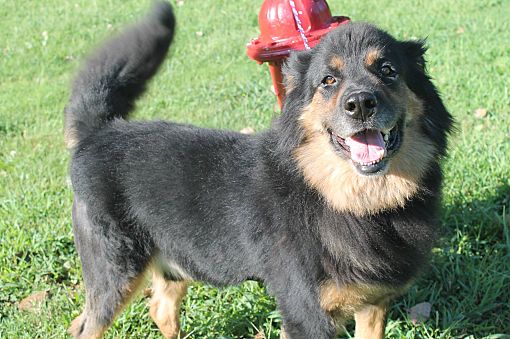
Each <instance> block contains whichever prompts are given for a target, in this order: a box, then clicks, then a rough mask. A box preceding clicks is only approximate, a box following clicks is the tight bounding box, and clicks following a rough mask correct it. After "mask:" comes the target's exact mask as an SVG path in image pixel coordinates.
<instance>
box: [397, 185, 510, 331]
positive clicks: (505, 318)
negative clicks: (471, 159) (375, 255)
mask: <svg viewBox="0 0 510 339" xmlns="http://www.w3.org/2000/svg"><path fill="white" fill-rule="evenodd" d="M509 206H510V186H509V185H507V184H503V185H501V186H500V187H498V188H497V189H496V190H495V192H494V194H492V195H488V196H486V197H485V198H484V199H480V200H475V199H473V200H470V201H468V200H467V199H466V198H465V197H463V196H458V197H456V200H454V202H453V203H450V204H448V203H447V204H445V206H444V208H443V217H442V221H443V225H444V227H443V234H442V237H441V239H440V242H439V244H438V248H436V249H435V250H434V252H433V255H432V257H431V264H430V266H429V268H428V270H427V271H426V272H425V273H424V275H423V276H422V277H421V278H420V279H419V280H418V281H417V283H416V284H415V285H414V286H413V287H412V288H411V290H410V291H409V293H408V294H407V295H406V296H404V297H403V298H402V299H400V300H399V302H398V303H397V304H396V305H395V306H394V307H393V308H392V312H391V314H390V319H395V320H397V321H399V322H405V323H407V326H406V327H407V328H410V329H411V330H413V327H414V329H415V330H417V331H422V333H423V334H425V333H426V334H428V335H430V337H434V333H436V332H437V333H438V334H439V333H446V334H450V335H452V336H455V337H461V338H463V337H466V336H474V337H476V338H478V337H482V336H488V335H494V334H507V335H510V321H509V319H510V223H509V222H510V214H509V213H510V210H509ZM421 302H430V303H431V304H432V312H431V316H430V318H429V319H428V320H427V321H425V322H424V323H422V324H418V325H417V326H415V325H413V324H412V323H411V322H410V320H409V317H408V315H407V310H408V309H409V308H411V307H412V306H414V305H416V304H418V303H421ZM438 330H441V331H440V332H439V331H438Z"/></svg>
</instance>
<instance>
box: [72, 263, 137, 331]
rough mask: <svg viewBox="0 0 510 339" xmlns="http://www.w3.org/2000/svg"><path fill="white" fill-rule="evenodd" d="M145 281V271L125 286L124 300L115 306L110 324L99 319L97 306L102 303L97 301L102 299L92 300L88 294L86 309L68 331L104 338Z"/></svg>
mask: <svg viewBox="0 0 510 339" xmlns="http://www.w3.org/2000/svg"><path fill="white" fill-rule="evenodd" d="M144 281H145V273H141V274H140V275H139V276H137V277H136V278H134V279H133V280H132V281H131V282H130V283H129V284H127V285H126V286H124V288H123V289H122V300H121V301H120V302H119V304H118V305H117V306H116V307H115V314H114V316H113V318H112V319H111V320H110V323H109V324H102V323H100V322H98V321H97V313H98V311H99V310H97V308H99V307H101V305H97V304H96V303H97V302H100V301H96V300H92V298H91V297H89V296H87V298H86V303H85V310H84V311H83V313H82V314H80V315H79V316H78V317H76V318H75V319H74V320H73V321H72V323H71V326H70V327H69V329H68V333H69V334H71V335H72V336H73V338H80V339H89V338H91V339H99V338H102V337H103V334H104V332H106V330H107V329H108V328H109V327H110V325H111V323H112V322H113V321H114V320H115V318H116V317H117V316H118V315H119V313H120V312H122V310H123V309H124V308H125V307H126V305H127V304H129V303H130V302H131V300H133V297H134V296H135V295H136V293H137V292H138V291H139V290H140V287H141V286H142V283H143V282H144ZM82 327H83V329H82Z"/></svg>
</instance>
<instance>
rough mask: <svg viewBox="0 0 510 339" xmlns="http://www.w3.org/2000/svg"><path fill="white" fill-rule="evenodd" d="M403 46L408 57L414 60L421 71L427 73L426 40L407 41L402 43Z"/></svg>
mask: <svg viewBox="0 0 510 339" xmlns="http://www.w3.org/2000/svg"><path fill="white" fill-rule="evenodd" d="M401 45H402V49H403V50H404V53H405V54H406V56H407V57H408V58H410V59H411V60H413V61H414V63H415V65H417V66H419V68H420V70H422V71H425V66H426V61H425V56H424V55H425V52H426V51H427V46H426V40H425V39H421V40H407V41H402V42H401Z"/></svg>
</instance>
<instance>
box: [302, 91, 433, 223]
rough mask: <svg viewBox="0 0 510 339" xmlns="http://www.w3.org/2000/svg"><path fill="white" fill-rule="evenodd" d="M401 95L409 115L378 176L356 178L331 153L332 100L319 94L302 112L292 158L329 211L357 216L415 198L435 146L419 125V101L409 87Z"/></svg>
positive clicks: (350, 167) (347, 163) (345, 162)
mask: <svg viewBox="0 0 510 339" xmlns="http://www.w3.org/2000/svg"><path fill="white" fill-rule="evenodd" d="M405 91H406V95H405V97H406V98H407V99H406V100H407V101H406V102H405V103H404V104H405V105H406V106H407V111H408V112H407V116H406V124H405V125H406V126H404V139H403V142H402V145H401V147H400V150H399V151H398V152H397V154H396V155H395V156H394V157H393V158H392V159H391V160H390V163H389V170H388V172H387V173H386V174H385V175H382V176H376V177H367V176H362V175H359V174H358V173H357V172H356V170H355V169H354V168H353V165H352V164H351V163H350V160H346V159H343V158H341V157H340V156H338V154H336V152H335V151H334V150H333V147H332V145H331V142H330V135H329V133H328V132H327V130H326V128H325V126H324V121H325V117H324V115H325V114H328V112H329V111H330V107H329V106H331V105H333V104H335V103H336V99H335V100H330V101H329V102H324V101H323V99H322V95H321V94H320V93H318V94H317V95H315V97H314V99H313V100H312V103H311V104H310V105H309V106H308V107H306V108H305V109H304V110H303V113H302V115H301V117H300V118H299V119H300V123H301V125H302V128H303V131H304V138H303V142H302V144H301V145H300V146H299V147H297V148H296V149H295V150H294V153H293V156H294V159H295V160H296V161H297V163H298V166H299V168H301V170H302V171H303V175H304V178H305V180H306V181H307V183H308V184H309V185H310V186H312V187H314V188H315V189H317V190H318V191H319V192H320V193H321V195H322V196H323V198H324V199H325V201H326V202H327V203H328V204H329V205H330V206H331V207H332V208H333V209H335V210H337V211H339V212H349V213H352V214H355V215H358V216H362V215H367V214H375V213H377V212H379V211H381V210H385V209H394V208H398V207H403V206H404V205H405V203H406V202H407V201H408V200H409V199H411V198H412V197H413V196H415V195H416V194H419V192H420V189H421V187H420V181H421V179H422V177H423V175H424V174H425V173H426V171H427V170H428V168H429V166H430V164H431V163H432V160H433V159H434V154H435V152H434V150H435V148H434V145H433V144H432V142H431V141H430V140H429V139H428V138H427V137H426V136H425V135H423V134H422V132H421V130H420V127H419V117H420V116H421V115H422V114H423V105H422V103H421V102H420V100H419V99H418V98H417V97H416V96H415V95H414V94H413V93H412V92H411V91H410V90H409V89H405ZM339 95H341V92H339ZM337 97H338V96H337ZM332 101H335V102H334V103H332ZM416 150H419V152H417V151H416Z"/></svg>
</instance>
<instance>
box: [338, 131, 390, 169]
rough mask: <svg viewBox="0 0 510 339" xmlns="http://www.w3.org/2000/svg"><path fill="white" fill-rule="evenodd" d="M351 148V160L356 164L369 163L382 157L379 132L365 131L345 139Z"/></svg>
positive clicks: (383, 150)
mask: <svg viewBox="0 0 510 339" xmlns="http://www.w3.org/2000/svg"><path fill="white" fill-rule="evenodd" d="M345 143H346V144H347V145H348V146H349V147H350V148H351V159H352V160H354V161H356V162H357V163H362V164H366V163H370V162H372V161H377V160H380V159H382V157H384V153H385V151H386V150H385V148H384V140H383V138H382V134H381V132H379V131H372V130H366V131H363V132H360V133H357V134H355V135H353V136H352V137H349V138H347V139H345Z"/></svg>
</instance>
